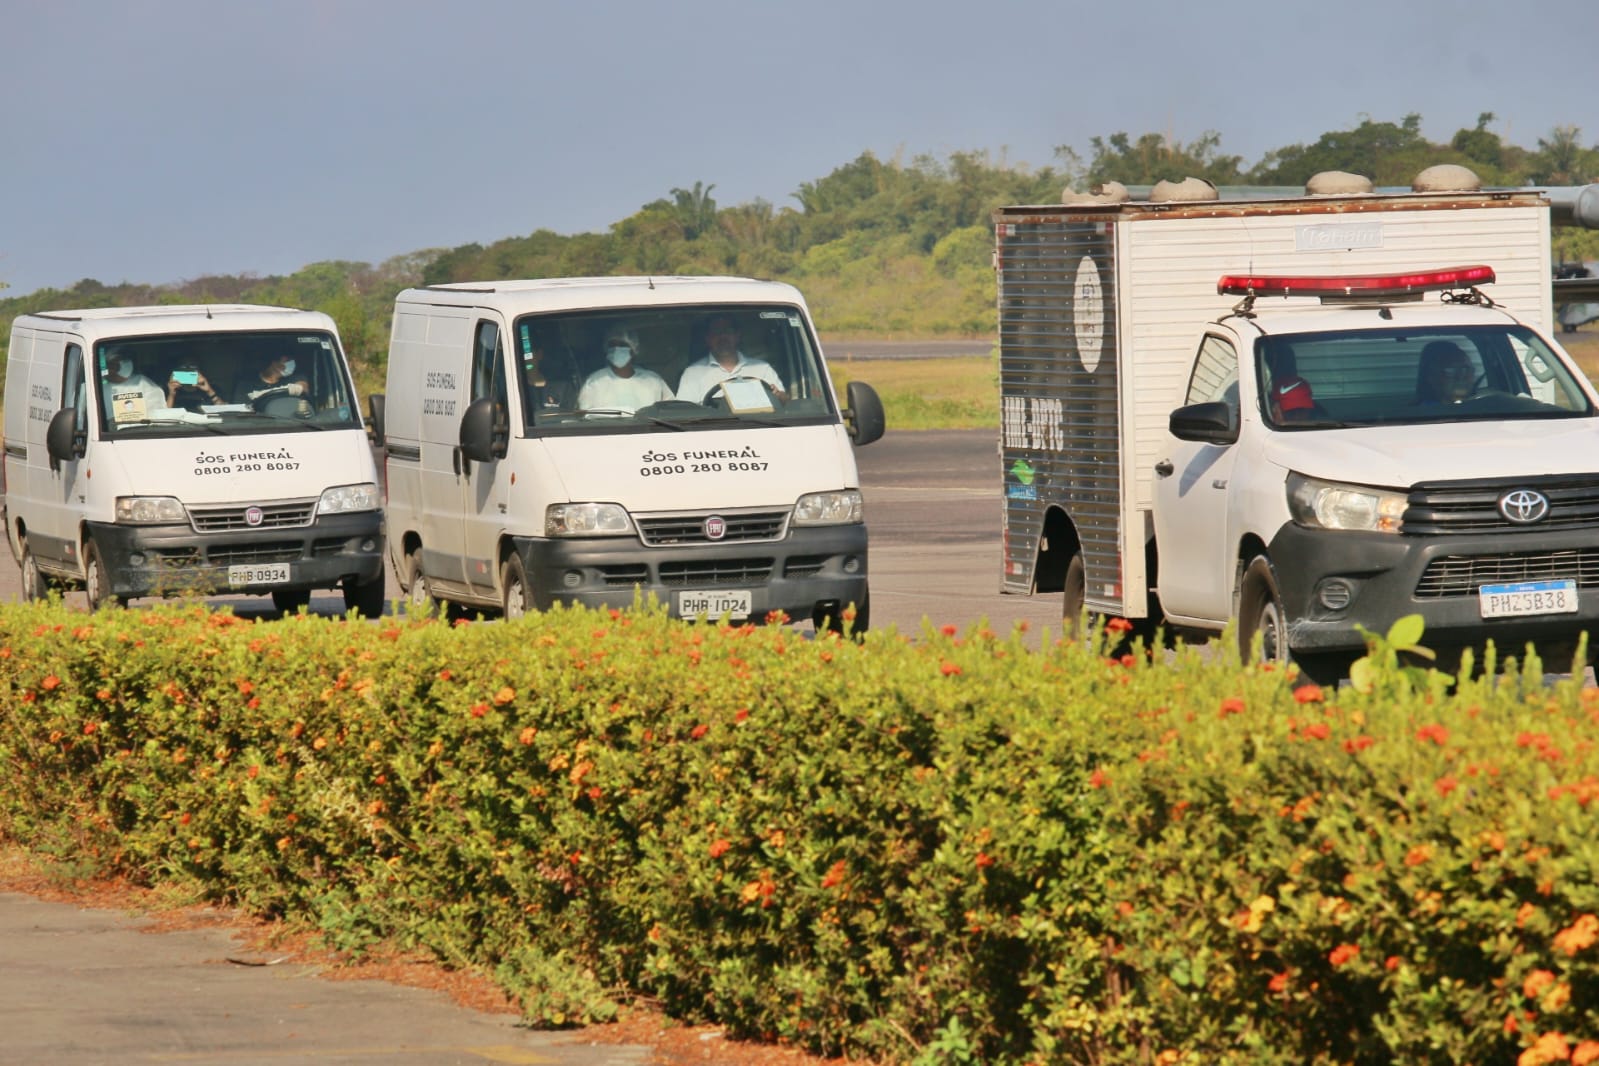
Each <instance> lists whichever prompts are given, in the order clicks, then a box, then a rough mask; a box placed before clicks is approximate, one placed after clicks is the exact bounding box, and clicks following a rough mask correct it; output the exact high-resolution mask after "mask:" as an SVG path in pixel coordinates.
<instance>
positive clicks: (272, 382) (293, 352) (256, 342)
mask: <svg viewBox="0 0 1599 1066" xmlns="http://www.w3.org/2000/svg"><path fill="white" fill-rule="evenodd" d="M90 373H91V375H92V376H93V377H94V389H95V400H94V402H95V404H96V408H97V410H96V412H95V414H94V416H93V418H97V419H98V420H99V425H100V435H101V437H102V438H109V439H116V440H127V439H133V438H140V437H199V436H213V435H218V434H220V435H223V436H250V435H253V434H257V433H281V432H283V431H284V430H291V431H300V432H315V431H317V430H325V429H351V428H359V427H360V425H361V419H360V414H359V412H358V411H357V410H356V405H355V400H354V394H353V393H352V391H351V388H350V381H349V377H348V375H347V374H346V373H345V369H344V358H343V356H341V355H340V354H339V350H338V346H337V344H336V342H335V341H334V338H333V337H332V335H330V334H327V333H321V332H303V331H277V330H262V331H228V332H218V333H182V334H172V335H166V336H143V337H127V338H122V339H119V340H109V341H102V342H101V343H99V344H98V345H96V346H95V357H94V362H93V364H92V367H91V370H90Z"/></svg>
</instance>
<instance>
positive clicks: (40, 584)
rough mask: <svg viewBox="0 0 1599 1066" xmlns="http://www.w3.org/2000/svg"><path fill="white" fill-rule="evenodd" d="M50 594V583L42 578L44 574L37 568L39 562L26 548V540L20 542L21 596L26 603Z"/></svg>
mask: <svg viewBox="0 0 1599 1066" xmlns="http://www.w3.org/2000/svg"><path fill="white" fill-rule="evenodd" d="M49 595H50V585H49V583H48V582H46V581H45V579H44V574H43V573H42V572H41V571H40V570H39V563H38V561H37V560H35V559H34V557H33V552H32V551H31V550H30V549H29V548H28V542H27V541H23V542H22V598H23V600H25V601H26V602H28V603H34V602H36V601H38V600H42V599H45V598H46V597H47V596H49Z"/></svg>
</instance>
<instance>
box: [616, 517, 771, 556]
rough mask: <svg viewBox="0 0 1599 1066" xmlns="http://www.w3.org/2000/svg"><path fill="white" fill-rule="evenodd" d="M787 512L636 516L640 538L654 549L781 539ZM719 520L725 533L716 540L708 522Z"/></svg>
mask: <svg viewBox="0 0 1599 1066" xmlns="http://www.w3.org/2000/svg"><path fill="white" fill-rule="evenodd" d="M788 516H789V512H788V511H787V510H782V511H693V512H688V511H685V512H677V513H672V514H651V515H635V516H634V521H635V522H637V523H638V531H639V538H640V539H641V540H643V541H644V543H645V544H647V545H649V546H650V547H652V548H662V547H670V546H675V545H680V544H726V543H728V542H730V541H752V540H779V539H781V538H782V536H783V534H784V532H785V531H786V530H787V528H788ZM713 517H714V518H720V519H721V520H722V523H723V530H724V532H723V534H722V535H721V536H720V537H717V538H715V539H714V540H713V539H712V538H711V537H710V535H709V534H708V533H706V531H705V523H706V521H707V520H709V519H711V518H713Z"/></svg>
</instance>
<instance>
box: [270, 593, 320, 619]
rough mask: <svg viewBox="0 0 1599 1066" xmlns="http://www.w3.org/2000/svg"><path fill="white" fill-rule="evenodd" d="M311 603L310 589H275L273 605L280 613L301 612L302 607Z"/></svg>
mask: <svg viewBox="0 0 1599 1066" xmlns="http://www.w3.org/2000/svg"><path fill="white" fill-rule="evenodd" d="M310 603H311V590H310V589H273V590H272V606H274V607H276V608H277V609H278V612H279V613H280V614H299V613H300V608H302V607H307V606H309V605H310Z"/></svg>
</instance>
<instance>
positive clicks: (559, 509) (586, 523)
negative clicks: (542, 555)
mask: <svg viewBox="0 0 1599 1066" xmlns="http://www.w3.org/2000/svg"><path fill="white" fill-rule="evenodd" d="M631 532H633V520H632V519H631V518H629V517H628V516H627V511H625V510H624V509H623V508H622V505H621V504H617V503H552V504H550V506H549V507H547V508H545V510H544V535H545V536H546V537H620V536H624V535H626V534H628V533H631Z"/></svg>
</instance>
